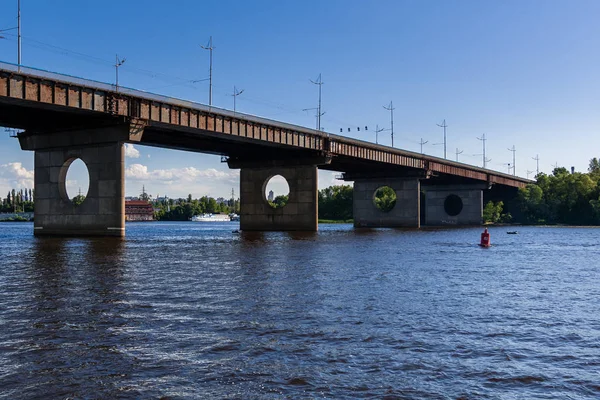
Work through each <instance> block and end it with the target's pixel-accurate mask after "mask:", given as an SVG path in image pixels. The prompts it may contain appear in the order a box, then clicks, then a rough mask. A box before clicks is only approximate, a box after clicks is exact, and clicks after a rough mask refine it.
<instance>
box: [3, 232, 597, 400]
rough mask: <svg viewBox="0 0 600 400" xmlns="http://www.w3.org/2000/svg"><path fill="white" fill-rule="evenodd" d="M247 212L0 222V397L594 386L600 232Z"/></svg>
mask: <svg viewBox="0 0 600 400" xmlns="http://www.w3.org/2000/svg"><path fill="white" fill-rule="evenodd" d="M237 226H238V225H234V224H227V223H225V224H198V223H196V224H193V223H168V224H166V223H150V224H128V227H127V229H128V236H127V238H125V239H119V238H116V239H113V238H110V239H66V238H43V239H41V238H34V237H33V236H31V228H30V224H27V225H21V224H6V225H3V230H2V231H0V255H1V256H2V259H3V260H4V264H3V266H2V268H0V332H1V333H0V387H1V388H2V391H1V393H0V398H7V399H15V398H17V399H18V398H23V399H25V398H27V399H28V398H133V399H136V398H161V397H164V398H317V397H318V398H321V397H323V398H335V399H339V398H386V397H387V398H597V397H598V396H599V395H600V386H598V384H597V366H598V360H599V359H600V346H598V338H599V337H600V325H599V324H598V323H597V321H596V317H595V316H596V315H597V310H598V308H599V306H600V300H599V299H600V285H599V283H600V282H599V280H600V272H599V271H598V268H597V266H596V265H595V264H594V262H593V260H596V259H598V256H600V245H599V243H600V231H598V230H593V229H569V228H559V229H547V228H523V229H519V235H506V234H505V232H504V231H503V230H502V229H501V228H496V229H494V228H492V229H491V230H490V233H491V235H492V242H493V243H494V246H493V247H492V248H490V249H480V248H479V247H478V246H477V245H476V244H477V243H478V240H479V234H480V230H479V229H461V230H456V229H451V230H430V231H423V230H401V229H360V230H354V229H352V228H351V227H350V226H347V225H321V227H320V228H321V230H320V231H319V232H318V233H308V234H306V233H296V232H290V233H274V232H265V233H261V232H241V233H234V232H232V230H235V228H236V227H237ZM232 227H233V228H232Z"/></svg>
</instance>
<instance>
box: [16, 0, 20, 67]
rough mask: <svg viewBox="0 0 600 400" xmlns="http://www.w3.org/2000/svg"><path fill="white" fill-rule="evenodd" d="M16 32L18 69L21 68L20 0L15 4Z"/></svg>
mask: <svg viewBox="0 0 600 400" xmlns="http://www.w3.org/2000/svg"><path fill="white" fill-rule="evenodd" d="M17 8H18V10H17V31H18V41H19V46H18V50H17V63H18V65H19V69H20V68H21V0H18V3H17Z"/></svg>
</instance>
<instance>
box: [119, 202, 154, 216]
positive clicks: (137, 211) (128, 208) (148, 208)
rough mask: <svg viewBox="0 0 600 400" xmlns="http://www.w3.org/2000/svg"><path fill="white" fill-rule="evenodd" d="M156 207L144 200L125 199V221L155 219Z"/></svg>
mask: <svg viewBox="0 0 600 400" xmlns="http://www.w3.org/2000/svg"><path fill="white" fill-rule="evenodd" d="M153 220H154V208H153V207H152V204H150V203H149V202H147V201H143V200H128V201H125V221H153Z"/></svg>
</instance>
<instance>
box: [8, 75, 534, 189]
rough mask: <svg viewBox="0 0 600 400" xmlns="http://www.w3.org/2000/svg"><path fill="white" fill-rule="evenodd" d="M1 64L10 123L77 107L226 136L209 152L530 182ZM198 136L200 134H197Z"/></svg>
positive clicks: (28, 124)
mask: <svg viewBox="0 0 600 400" xmlns="http://www.w3.org/2000/svg"><path fill="white" fill-rule="evenodd" d="M0 67H1V68H0V124H2V125H6V126H12V127H16V128H23V129H31V130H35V129H42V127H41V126H40V127H37V128H36V124H35V122H34V121H33V120H36V119H37V118H31V117H29V118H24V117H22V116H21V117H20V118H19V117H18V116H15V112H14V111H15V110H20V111H21V113H23V115H24V114H28V115H30V116H31V115H34V113H35V112H36V111H37V112H42V110H44V111H43V112H45V113H46V114H44V115H46V116H47V115H54V114H56V113H62V114H61V115H65V116H67V117H65V118H75V116H76V115H78V113H79V114H80V117H79V118H80V120H85V118H88V117H92V116H96V117H98V116H101V118H104V119H108V120H117V119H120V120H126V121H129V122H132V121H133V122H137V123H141V124H142V125H144V126H145V129H146V130H149V131H150V132H153V133H150V134H148V137H149V138H150V139H148V140H145V139H142V140H141V143H142V144H144V143H146V144H150V145H155V146H164V147H173V148H179V149H185V150H192V151H202V149H200V148H194V147H192V146H188V143H187V142H186V141H191V140H192V139H190V136H189V135H200V136H201V138H200V139H201V140H204V141H205V142H204V143H206V142H208V141H219V140H220V141H221V142H222V145H221V146H217V145H215V146H216V147H214V148H213V149H211V151H209V152H213V153H217V154H223V155H229V156H235V155H236V154H235V153H236V151H238V150H236V149H234V148H229V147H227V145H226V144H223V143H226V142H227V141H231V140H238V141H242V144H248V143H250V144H254V145H260V146H271V147H272V146H275V147H276V148H277V150H278V151H279V150H288V151H291V153H290V154H296V153H297V155H298V157H302V153H306V152H309V153H311V154H313V155H324V154H325V155H328V156H331V157H332V163H331V165H329V166H327V168H328V169H332V170H338V171H348V168H350V167H351V166H353V165H355V164H357V165H358V166H359V167H358V170H361V168H362V166H364V165H368V166H370V167H373V168H379V169H384V168H390V167H393V168H401V169H402V170H405V171H415V172H421V173H424V174H425V175H427V176H430V175H440V176H441V175H443V176H450V177H460V178H465V179H468V180H476V181H485V182H488V183H495V184H500V185H506V186H513V187H523V186H525V185H526V184H527V183H529V182H531V181H530V180H528V179H524V178H520V177H515V176H512V175H508V174H503V173H501V172H497V171H491V170H486V169H482V168H478V167H474V166H471V165H467V164H462V163H458V162H453V161H449V160H445V159H441V158H437V157H432V156H427V155H423V154H419V153H414V152H410V151H406V150H400V149H396V148H391V147H387V146H381V145H376V144H372V143H369V142H365V141H360V140H355V139H350V138H347V137H343V136H338V135H332V134H327V133H324V132H317V131H315V130H311V129H307V128H303V127H300V126H296V125H290V124H286V123H282V122H278V121H272V120H269V119H265V118H259V117H255V116H251V115H246V114H240V113H234V112H231V111H228V110H223V109H219V108H215V107H208V106H205V105H202V104H198V103H193V102H188V101H183V100H178V99H173V98H168V97H164V96H158V95H152V94H149V93H145V92H141V91H135V90H131V89H126V88H119V90H118V91H116V90H115V89H116V88H115V87H114V86H112V85H108V84H102V83H98V82H92V81H86V80H83V79H78V78H71V77H66V76H61V75H58V74H53V73H46V72H43V71H37V70H31V69H26V68H21V69H19V70H16V68H17V67H14V66H10V65H6V64H0ZM3 109H4V112H3V111H2V110H3ZM37 124H40V121H37ZM178 133H179V134H181V135H178ZM153 135H154V136H153ZM161 135H162V136H161ZM184 135H188V136H185V137H184ZM145 136H146V134H144V137H145ZM179 136H181V137H179ZM153 137H154V142H153V139H152V138H153ZM195 138H196V140H200V139H199V137H198V136H195ZM255 148H257V147H255ZM232 153H233V154H232ZM365 163H366V164H365Z"/></svg>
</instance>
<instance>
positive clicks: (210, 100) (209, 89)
mask: <svg viewBox="0 0 600 400" xmlns="http://www.w3.org/2000/svg"><path fill="white" fill-rule="evenodd" d="M200 47H202V48H203V49H204V50H208V51H210V64H209V70H208V74H209V75H208V105H209V106H212V64H213V61H212V60H213V57H212V52H213V49H214V47H213V42H212V36H211V37H210V39H209V40H208V45H207V46H202V45H200Z"/></svg>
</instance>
